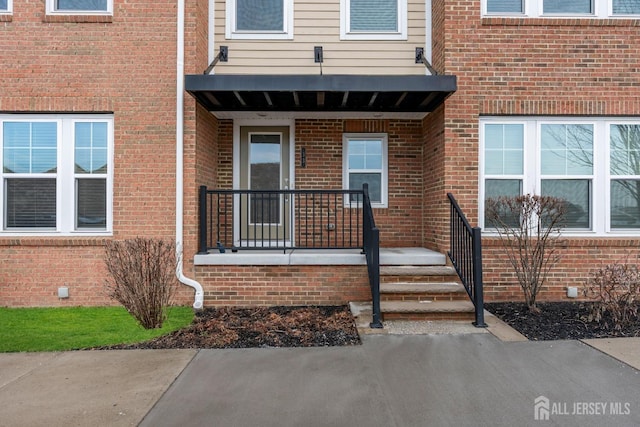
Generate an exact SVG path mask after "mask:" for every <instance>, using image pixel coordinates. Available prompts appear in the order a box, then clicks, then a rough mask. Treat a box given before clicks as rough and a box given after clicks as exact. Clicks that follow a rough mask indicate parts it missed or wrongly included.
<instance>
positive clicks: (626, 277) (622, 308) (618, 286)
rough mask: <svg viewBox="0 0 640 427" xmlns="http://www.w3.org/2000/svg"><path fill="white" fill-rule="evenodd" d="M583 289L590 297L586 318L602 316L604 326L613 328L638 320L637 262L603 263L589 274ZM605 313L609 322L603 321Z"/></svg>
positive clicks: (639, 281)
mask: <svg viewBox="0 0 640 427" xmlns="http://www.w3.org/2000/svg"><path fill="white" fill-rule="evenodd" d="M583 291H584V295H585V296H587V297H589V298H591V299H593V300H594V305H593V309H592V311H591V318H590V319H589V320H595V321H598V322H599V321H601V320H604V322H605V324H606V326H610V327H613V328H614V329H616V330H621V329H623V328H625V327H627V326H628V325H629V324H631V323H633V322H637V321H638V308H639V307H638V306H639V304H640V271H639V270H638V266H637V265H633V264H627V263H617V264H609V265H606V266H604V267H603V268H601V269H599V270H597V271H595V272H594V273H593V274H592V275H591V277H590V278H589V280H588V281H587V284H586V285H585V287H584V288H583ZM605 313H609V315H610V319H611V321H612V322H613V325H609V324H607V320H606V318H605V317H604V314H605Z"/></svg>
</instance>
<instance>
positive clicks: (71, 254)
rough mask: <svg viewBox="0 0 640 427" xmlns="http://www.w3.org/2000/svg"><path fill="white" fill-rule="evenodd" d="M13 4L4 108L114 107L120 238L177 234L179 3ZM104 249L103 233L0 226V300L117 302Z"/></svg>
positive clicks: (4, 51) (2, 83)
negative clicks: (21, 231) (32, 232)
mask: <svg viewBox="0 0 640 427" xmlns="http://www.w3.org/2000/svg"><path fill="white" fill-rule="evenodd" d="M13 10H14V12H13V16H11V17H7V18H6V19H3V20H4V21H7V20H8V21H10V22H3V23H2V24H0V25H1V26H2V37H1V39H0V64H2V71H1V72H0V74H1V75H2V77H1V78H0V111H2V112H4V113H10V112H29V113H53V112H56V113H74V112H88V113H113V116H114V144H115V152H114V170H115V171H114V199H113V227H114V236H113V238H115V239H124V238H129V237H135V236H148V237H160V238H167V239H169V238H170V239H173V238H174V233H175V135H176V133H175V132H176V129H175V117H176V113H175V105H176V100H175V93H176V90H175V85H176V83H175V82H176V66H175V64H176V62H175V60H176V6H175V4H163V5H161V6H160V7H151V6H150V4H147V5H141V4H140V3H127V2H119V1H116V2H115V4H114V15H113V17H107V18H104V17H89V18H87V17H46V16H45V2H44V1H38V2H27V1H16V2H14V5H13ZM102 254H103V239H102V238H97V239H96V238H66V237H55V236H51V237H44V238H32V237H2V236H0V260H2V262H0V305H43V306H48V305H81V304H84V305H96V304H109V303H111V302H110V301H109V300H108V299H107V298H106V296H105V295H104V293H103V292H102V284H103V282H104V279H105V274H104V265H103V261H102ZM59 286H68V287H69V292H70V295H71V297H70V298H69V299H68V300H59V299H58V298H57V288H58V287H59Z"/></svg>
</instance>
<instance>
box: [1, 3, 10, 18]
mask: <svg viewBox="0 0 640 427" xmlns="http://www.w3.org/2000/svg"><path fill="white" fill-rule="evenodd" d="M11 8H12V4H11V0H0V15H4V14H9V13H11V10H12V9H11Z"/></svg>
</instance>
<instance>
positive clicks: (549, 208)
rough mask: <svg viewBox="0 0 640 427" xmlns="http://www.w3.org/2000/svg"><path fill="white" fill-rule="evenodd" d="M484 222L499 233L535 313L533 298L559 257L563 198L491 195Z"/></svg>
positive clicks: (563, 208) (528, 304)
mask: <svg viewBox="0 0 640 427" xmlns="http://www.w3.org/2000/svg"><path fill="white" fill-rule="evenodd" d="M485 207H486V210H485V217H486V219H487V224H489V225H490V226H491V227H493V228H495V230H496V231H497V232H498V235H499V236H500V240H501V242H502V248H503V250H504V253H505V254H506V255H507V258H508V259H509V263H510V264H511V266H512V267H513V269H514V271H515V273H516V277H517V279H518V284H519V285H520V287H521V288H522V292H523V293H524V300H525V302H526V304H527V306H528V307H529V310H531V311H533V312H538V311H539V309H538V308H537V307H536V298H537V296H538V292H539V291H540V289H541V288H542V286H543V285H544V283H545V281H546V278H547V275H548V273H549V270H551V267H553V265H555V264H556V263H557V262H558V260H559V254H558V253H557V251H556V249H557V247H558V246H559V245H560V244H561V242H560V239H559V237H560V230H561V229H562V224H563V222H564V216H565V212H566V204H565V202H564V200H562V199H559V198H557V197H551V196H538V195H531V194H526V195H522V196H513V197H506V196H505V197H497V198H490V199H488V200H487V202H486V204H485Z"/></svg>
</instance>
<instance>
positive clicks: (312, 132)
mask: <svg viewBox="0 0 640 427" xmlns="http://www.w3.org/2000/svg"><path fill="white" fill-rule="evenodd" d="M295 128H296V129H295V141H296V153H295V162H296V166H295V168H296V170H295V174H296V188H297V189H341V188H342V150H343V142H342V135H343V133H387V134H388V136H389V141H388V143H389V147H388V153H389V204H388V208H385V209H375V212H374V214H375V218H376V225H377V226H378V228H379V229H380V239H381V244H383V245H385V246H389V247H392V246H396V247H397V246H421V245H422V221H421V218H422V180H423V176H422V139H423V135H422V123H421V121H419V120H341V119H340V120H339V119H298V120H296V124H295ZM219 132H220V133H219V136H218V138H219V141H220V143H219V150H218V186H219V188H232V177H233V139H232V137H233V135H232V132H233V124H232V122H231V121H221V122H220V126H219ZM302 147H304V148H305V150H306V157H307V165H306V167H304V168H302V167H300V149H301V148H302Z"/></svg>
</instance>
